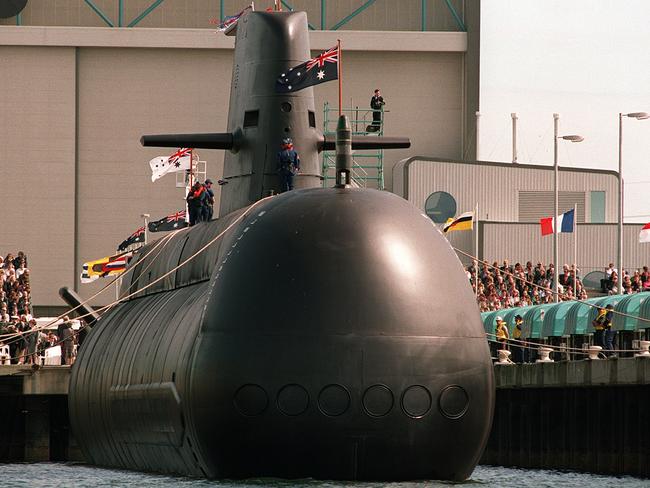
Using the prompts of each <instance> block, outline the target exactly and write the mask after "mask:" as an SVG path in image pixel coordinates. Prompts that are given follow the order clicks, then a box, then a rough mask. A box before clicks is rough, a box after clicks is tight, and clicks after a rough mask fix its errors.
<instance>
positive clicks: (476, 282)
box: [474, 202, 478, 300]
mask: <svg viewBox="0 0 650 488" xmlns="http://www.w3.org/2000/svg"><path fill="white" fill-rule="evenodd" d="M474 223H475V224H476V231H475V233H474V244H475V247H474V249H475V253H474V260H475V261H476V266H474V272H475V273H476V278H474V286H475V287H476V299H477V300H478V202H476V213H475V214H474Z"/></svg>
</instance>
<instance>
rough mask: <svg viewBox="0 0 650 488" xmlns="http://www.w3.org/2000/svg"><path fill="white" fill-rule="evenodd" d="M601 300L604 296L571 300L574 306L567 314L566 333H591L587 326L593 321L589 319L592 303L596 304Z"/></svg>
mask: <svg viewBox="0 0 650 488" xmlns="http://www.w3.org/2000/svg"><path fill="white" fill-rule="evenodd" d="M600 300H602V297H598V298H590V299H588V300H583V301H582V302H571V303H573V306H572V307H571V308H570V309H569V311H568V312H567V314H566V324H565V328H564V333H565V334H566V335H584V334H589V333H591V332H587V328H588V327H589V324H590V323H591V320H589V313H590V312H591V310H592V309H593V307H592V306H591V305H596V304H597V303H598V302H599V301H600ZM592 332H593V330H592Z"/></svg>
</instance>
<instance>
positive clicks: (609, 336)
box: [603, 305, 616, 357]
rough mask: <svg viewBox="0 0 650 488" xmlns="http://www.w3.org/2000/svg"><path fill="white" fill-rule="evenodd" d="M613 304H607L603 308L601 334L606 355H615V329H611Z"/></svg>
mask: <svg viewBox="0 0 650 488" xmlns="http://www.w3.org/2000/svg"><path fill="white" fill-rule="evenodd" d="M613 310H614V306H613V305H607V307H606V308H605V320H604V321H603V335H604V340H605V350H606V351H608V352H606V353H605V354H607V356H610V357H611V356H616V354H615V353H614V338H615V337H616V331H615V330H612V318H613V315H614V312H613Z"/></svg>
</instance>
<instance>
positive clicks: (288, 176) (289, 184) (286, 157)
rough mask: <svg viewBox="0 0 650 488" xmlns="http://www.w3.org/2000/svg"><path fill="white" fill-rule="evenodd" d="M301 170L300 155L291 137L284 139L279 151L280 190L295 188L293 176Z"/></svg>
mask: <svg viewBox="0 0 650 488" xmlns="http://www.w3.org/2000/svg"><path fill="white" fill-rule="evenodd" d="M298 171H300V157H299V156H298V153H297V152H296V151H295V150H294V148H293V141H292V140H291V139H289V138H287V139H283V140H282V150H281V151H280V152H279V153H278V175H279V176H280V191H281V192H285V191H289V190H293V177H294V176H295V175H296V173H298Z"/></svg>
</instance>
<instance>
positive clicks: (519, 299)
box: [465, 260, 650, 312]
mask: <svg viewBox="0 0 650 488" xmlns="http://www.w3.org/2000/svg"><path fill="white" fill-rule="evenodd" d="M465 272H466V273H467V278H468V280H469V281H470V283H471V285H472V289H473V291H474V293H475V294H476V300H477V303H478V305H479V309H480V311H481V312H489V311H493V310H501V309H504V308H511V307H525V306H528V305H540V304H543V303H552V302H554V298H553V277H554V275H555V266H554V265H553V264H552V263H551V264H549V265H548V266H545V265H544V263H542V262H538V263H537V265H535V266H533V263H532V262H531V261H528V262H527V263H526V264H525V265H522V264H521V263H516V264H515V265H514V266H512V265H510V263H509V262H508V261H507V260H505V261H503V263H502V264H501V265H499V263H498V262H496V261H495V262H493V263H492V265H490V264H489V263H488V261H482V262H479V261H476V260H474V261H473V262H472V264H471V265H470V266H468V267H467V268H466V269H465ZM605 276H606V277H605V278H604V279H603V280H601V288H602V289H601V292H602V293H608V294H610V295H613V294H617V293H618V287H619V276H618V271H617V270H616V268H615V267H614V264H613V263H609V266H608V267H607V268H605ZM477 286H478V291H477ZM641 291H650V271H649V270H648V267H647V266H643V268H641V269H637V270H635V271H634V272H633V273H632V274H630V272H628V270H623V293H624V294H631V293H638V292H641ZM558 293H559V299H560V301H568V300H576V299H577V300H585V299H587V298H588V295H587V290H586V289H585V287H584V286H583V283H582V279H581V277H580V269H576V267H575V265H567V264H565V265H564V266H563V267H562V272H561V273H560V274H559V278H558Z"/></svg>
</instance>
